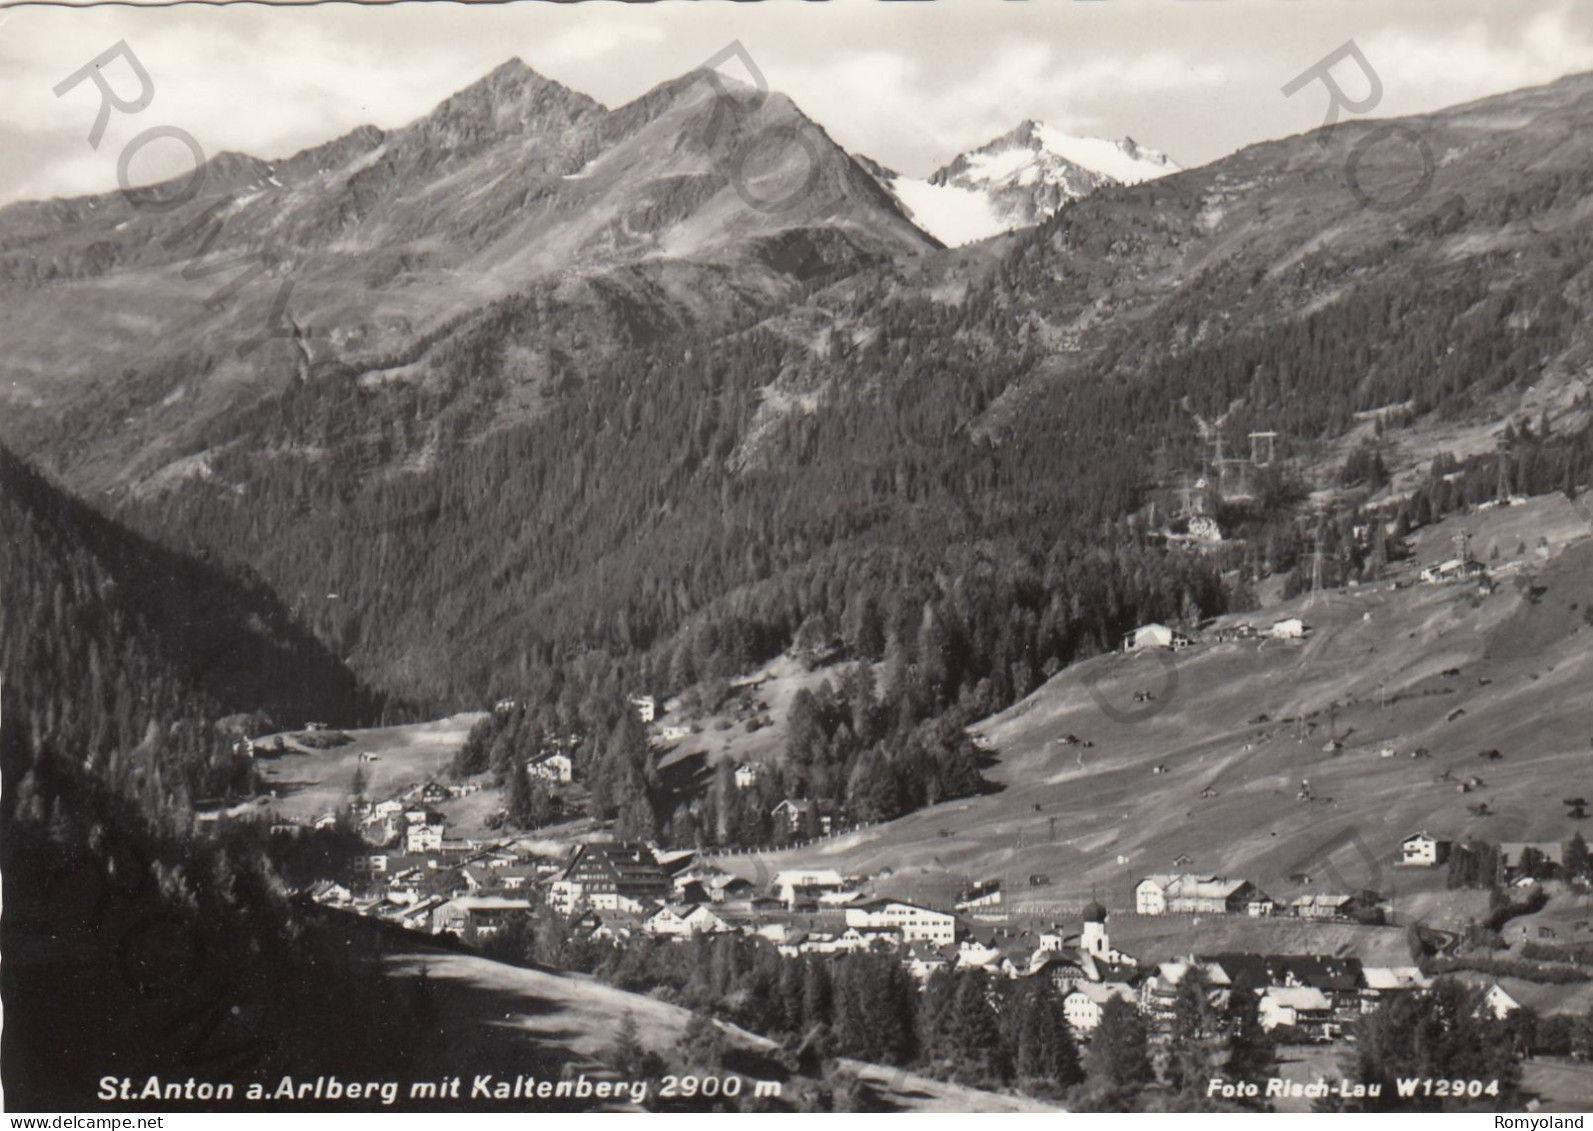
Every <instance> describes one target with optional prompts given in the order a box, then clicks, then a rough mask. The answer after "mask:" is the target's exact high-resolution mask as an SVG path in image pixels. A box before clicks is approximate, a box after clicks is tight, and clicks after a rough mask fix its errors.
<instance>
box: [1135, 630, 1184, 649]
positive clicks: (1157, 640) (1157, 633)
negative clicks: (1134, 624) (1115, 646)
mask: <svg viewBox="0 0 1593 1131" xmlns="http://www.w3.org/2000/svg"><path fill="white" fill-rule="evenodd" d="M1178 635H1179V634H1178V633H1177V632H1176V631H1174V630H1173V629H1171V628H1168V627H1167V626H1166V625H1165V624H1142V625H1140V626H1139V627H1138V628H1136V629H1134V630H1133V631H1132V632H1129V633H1126V634H1124V636H1123V651H1125V652H1143V651H1145V650H1146V649H1148V648H1171V647H1173V642H1174V641H1175V640H1176V639H1177V638H1178Z"/></svg>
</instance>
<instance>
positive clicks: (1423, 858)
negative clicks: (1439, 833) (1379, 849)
mask: <svg viewBox="0 0 1593 1131" xmlns="http://www.w3.org/2000/svg"><path fill="white" fill-rule="evenodd" d="M1449 846H1450V842H1449V841H1447V840H1439V839H1438V838H1437V837H1435V836H1429V835H1428V834H1427V832H1426V831H1425V830H1424V831H1422V832H1419V833H1412V834H1411V835H1410V836H1408V837H1406V838H1405V839H1404V840H1402V841H1400V842H1399V852H1400V860H1399V862H1400V863H1401V864H1403V865H1406V866H1407V867H1414V868H1432V867H1435V866H1437V865H1439V864H1442V863H1443V862H1444V861H1445V860H1448V859H1449Z"/></svg>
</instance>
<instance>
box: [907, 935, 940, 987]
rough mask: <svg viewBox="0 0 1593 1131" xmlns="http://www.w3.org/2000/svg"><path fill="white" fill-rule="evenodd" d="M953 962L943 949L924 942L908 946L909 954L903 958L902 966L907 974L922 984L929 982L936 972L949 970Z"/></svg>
mask: <svg viewBox="0 0 1593 1131" xmlns="http://www.w3.org/2000/svg"><path fill="white" fill-rule="evenodd" d="M951 962H952V959H951V956H950V955H948V954H947V953H946V952H945V951H944V950H943V949H941V948H939V947H936V946H934V945H932V944H930V943H922V942H918V943H913V944H911V945H910V946H908V948H907V953H906V954H905V955H903V957H902V966H903V967H905V968H906V970H907V973H908V974H910V975H911V976H912V977H913V978H915V979H917V980H918V981H920V982H927V981H929V979H930V978H931V977H933V976H934V975H935V973H936V971H939V970H945V969H947V968H948V967H949V966H950V965H951Z"/></svg>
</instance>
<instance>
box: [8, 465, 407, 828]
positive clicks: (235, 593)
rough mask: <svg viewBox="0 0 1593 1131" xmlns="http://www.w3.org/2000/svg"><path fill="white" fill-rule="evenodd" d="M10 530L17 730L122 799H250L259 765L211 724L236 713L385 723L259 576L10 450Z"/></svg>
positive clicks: (11, 712)
mask: <svg viewBox="0 0 1593 1131" xmlns="http://www.w3.org/2000/svg"><path fill="white" fill-rule="evenodd" d="M0 526H3V529H4V531H5V535H4V538H3V539H0V670H3V671H4V674H5V694H6V704H5V706H6V718H7V722H8V723H14V724H17V725H21V726H25V727H26V728H27V731H28V733H29V734H31V735H32V736H34V740H35V741H36V742H38V743H40V744H42V745H43V746H44V747H46V748H51V749H56V750H60V751H70V752H71V755H72V757H73V758H74V759H76V760H78V761H80V762H81V763H82V764H83V765H84V766H86V767H88V768H90V769H92V770H93V771H94V772H95V773H96V774H97V775H99V776H100V777H102V778H103V779H104V780H105V781H106V782H108V783H109V784H110V785H111V787H112V788H113V789H114V790H117V791H122V792H128V793H132V794H140V795H141V794H144V793H146V792H147V793H148V794H149V795H150V798H151V801H152V803H159V802H162V801H167V800H176V801H178V802H179V804H180V805H181V806H182V807H186V803H187V802H188V801H190V800H192V799H194V798H198V797H208V796H216V795H222V794H226V793H229V792H236V791H239V790H241V789H242V788H243V787H244V786H245V785H246V781H245V779H246V777H247V774H248V772H249V771H248V759H247V758H242V759H239V758H238V757H237V756H236V755H234V754H233V753H232V751H231V749H230V743H229V737H228V736H227V735H225V734H222V733H220V732H219V731H216V730H214V729H213V728H212V727H211V726H210V725H209V724H210V723H212V722H214V721H215V720H218V719H221V718H223V717H224V716H229V715H235V714H245V713H247V714H253V715H256V716H260V717H263V718H265V719H276V720H280V721H281V722H282V723H283V724H284V725H289V724H291V725H298V724H301V723H303V722H304V721H305V720H307V719H317V720H324V721H327V722H333V723H341V724H345V725H354V724H356V723H359V722H369V721H374V720H375V718H376V717H377V716H378V715H379V713H380V710H381V700H380V699H379V698H378V697H376V696H374V695H373V694H372V693H370V692H368V691H366V690H365V689H364V688H362V686H361V685H360V683H359V681H358V680H357V679H356V678H355V677H354V676H353V674H352V673H350V672H349V670H348V669H347V668H346V667H344V666H343V664H342V663H341V662H340V661H339V660H338V659H337V658H336V657H334V656H332V655H331V654H329V653H328V652H327V650H326V649H325V648H324V647H323V646H322V645H321V644H320V643H319V642H318V641H316V640H315V639H314V637H313V636H311V635H310V634H309V633H308V632H307V631H306V630H305V629H304V628H303V627H301V626H300V625H299V624H298V623H297V622H296V621H295V620H294V618H293V617H292V615H291V614H290V613H289V612H288V610H287V609H285V608H284V607H283V606H282V604H281V602H280V601H278V600H277V598H276V596H275V594H274V593H272V591H271V589H270V588H269V587H268V586H267V585H266V584H265V583H264V582H262V581H261V580H260V579H259V578H258V577H257V576H254V575H252V574H250V573H248V572H247V571H242V570H239V569H238V568H237V567H236V566H233V567H230V568H228V569H226V570H223V569H222V568H220V567H219V566H217V565H214V564H207V563H206V562H204V561H202V560H198V559H195V558H190V557H187V556H185V555H184V554H182V553H179V552H177V551H174V550H171V549H168V548H165V547H163V546H161V545H159V544H157V543H155V542H151V541H150V540H148V539H147V538H144V537H142V536H140V535H137V534H134V533H132V532H131V531H129V530H127V529H126V528H125V527H123V526H121V525H120V524H118V523H116V522H115V521H113V520H111V519H108V518H106V517H105V516H103V515H101V514H99V513H98V512H96V511H95V510H94V509H93V508H92V507H90V506H88V505H87V504H85V503H83V502H80V501H79V500H77V499H74V498H72V497H71V496H70V495H68V494H66V493H65V492H63V491H61V490H60V489H58V488H56V487H55V486H53V485H52V484H50V483H49V482H47V481H46V480H45V479H44V478H43V477H42V476H41V475H39V474H38V473H37V472H36V471H34V470H33V469H32V468H30V467H28V466H27V465H26V464H25V463H24V462H23V461H22V460H20V459H18V458H17V457H16V456H15V455H13V454H11V453H10V452H8V451H5V450H4V449H0ZM207 556H208V555H207ZM233 737H236V736H233Z"/></svg>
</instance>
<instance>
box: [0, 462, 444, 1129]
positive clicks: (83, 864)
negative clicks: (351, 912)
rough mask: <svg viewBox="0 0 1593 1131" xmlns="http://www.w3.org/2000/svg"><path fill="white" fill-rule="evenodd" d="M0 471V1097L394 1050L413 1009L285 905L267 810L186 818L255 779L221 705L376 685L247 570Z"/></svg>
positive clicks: (26, 1101)
mask: <svg viewBox="0 0 1593 1131" xmlns="http://www.w3.org/2000/svg"><path fill="white" fill-rule="evenodd" d="M0 472H3V477H0V530H3V532H4V533H3V537H0V647H3V649H4V652H3V664H0V674H3V686H4V694H5V702H4V724H3V729H0V796H3V798H4V804H3V808H0V855H3V857H4V860H5V872H4V900H3V905H4V930H3V932H0V937H3V939H4V946H5V952H4V955H3V962H0V980H3V981H4V998H5V1003H6V1009H7V1011H8V1013H9V1014H10V1015H11V1016H12V1017H14V1018H16V1017H22V1018H26V1019H27V1022H28V1023H27V1024H26V1025H19V1024H10V1025H7V1026H6V1032H5V1037H4V1042H3V1044H0V1056H3V1058H4V1076H5V1080H6V1102H7V1104H8V1106H9V1107H10V1108H11V1109H13V1110H48V1109H51V1108H57V1109H59V1108H66V1107H81V1106H82V1102H83V1099H84V1097H86V1096H92V1095H94V1094H95V1089H96V1087H97V1082H98V1080H99V1079H100V1077H101V1076H104V1075H121V1074H124V1073H125V1074H127V1075H130V1076H133V1077H135V1078H136V1079H137V1080H138V1081H139V1084H140V1086H141V1085H142V1082H143V1080H144V1079H145V1078H146V1077H147V1076H148V1075H149V1074H159V1075H165V1076H168V1077H170V1078H172V1079H177V1080H185V1079H187V1078H188V1077H189V1076H198V1077H199V1078H200V1079H206V1078H210V1079H226V1078H229V1077H230V1076H232V1075H233V1074H236V1073H239V1072H243V1071H245V1070H247V1071H250V1072H260V1073H263V1074H264V1075H265V1076H269V1075H270V1074H271V1073H279V1074H280V1073H284V1072H297V1073H304V1072H306V1071H314V1070H317V1069H318V1066H319V1065H321V1064H324V1063H328V1062H330V1059H331V1058H332V1057H333V1055H334V1054H335V1055H336V1058H337V1062H338V1064H339V1065H340V1066H342V1065H344V1064H348V1065H349V1066H350V1069H353V1068H354V1067H355V1066H356V1064H357V1065H358V1066H360V1067H361V1069H362V1070H364V1071H369V1072H372V1073H377V1072H384V1073H390V1072H391V1071H392V1070H393V1067H394V1065H399V1066H402V1065H405V1064H407V1063H409V1060H408V1058H409V1057H410V1055H411V1053H410V1048H409V1045H410V1040H409V1036H410V1035H409V1033H408V1032H407V1031H406V1030H407V1029H408V1028H409V1027H410V1026H411V1025H412V1024H423V1023H424V1022H423V1020H422V1019H420V1018H417V1017H415V1016H414V1002H413V1001H412V1000H411V999H410V997H409V996H408V995H407V992H406V991H405V990H404V988H403V987H401V986H397V985H394V984H391V983H388V982H387V981H385V980H384V979H383V978H382V977H381V976H380V971H379V969H378V968H377V967H376V965H375V959H376V957H377V951H376V950H373V949H372V948H371V947H369V946H366V945H363V944H361V945H353V943H352V942H351V940H350V939H348V938H346V937H344V936H343V934H341V933H339V932H332V931H328V930H327V929H325V928H324V927H322V926H318V925H317V924H316V923H314V922H312V921H309V920H306V919H304V918H301V915H300V912H299V911H298V910H297V909H296V908H295V907H294V906H293V905H292V904H291V903H290V901H289V899H288V895H287V888H286V886H285V885H284V883H283V881H282V880H281V879H280V878H279V877H278V874H277V870H276V866H275V865H274V864H273V863H272V862H271V861H272V857H273V854H274V849H273V848H272V847H270V846H268V845H267V843H266V839H267V838H266V833H265V830H264V826H262V825H258V824H256V825H253V826H247V825H240V826H238V827H237V829H235V830H234V831H232V832H230V833H228V835H226V836H224V837H222V838H220V839H218V840H207V841H200V840H197V839H195V838H193V837H192V836H191V835H190V833H189V827H190V822H191V820H192V813H191V810H190V803H191V801H192V800H194V799H197V798H200V797H204V796H219V795H225V794H228V793H235V792H245V793H246V792H250V791H252V783H251V780H250V778H251V774H252V770H251V767H250V762H249V759H248V758H247V757H239V756H238V755H236V754H235V753H234V752H233V750H232V742H233V737H234V736H232V735H230V734H229V733H227V731H226V729H225V728H224V727H219V726H218V725H217V723H218V720H219V719H220V717H221V716H222V714H223V712H237V711H242V710H249V711H251V712H253V711H258V710H259V709H262V708H263V709H266V710H270V711H277V712H282V713H284V714H287V713H289V712H291V713H292V714H291V715H290V716H289V717H297V715H299V714H302V713H303V712H305V711H315V712H319V713H322V714H326V715H330V716H331V717H342V718H345V719H350V720H353V719H357V718H358V717H360V713H362V712H368V711H372V710H374V709H375V707H376V701H375V700H374V699H372V698H371V697H370V696H368V695H366V694H365V693H363V692H362V691H361V690H360V689H359V685H358V684H357V683H356V681H355V680H354V678H353V677H352V676H351V675H350V674H349V673H348V671H347V670H346V669H344V668H342V667H341V666H340V665H338V664H337V662H336V661H335V660H333V659H332V658H331V657H329V656H327V655H326V653H325V652H324V651H322V650H321V649H320V648H319V646H317V645H316V644H315V643H314V642H313V641H312V640H311V639H310V638H309V637H307V636H306V635H304V633H303V632H302V631H301V630H299V629H297V628H296V627H295V626H294V625H293V624H292V623H291V621H290V620H289V619H288V618H287V617H286V616H285V614H284V613H283V612H282V610H281V608H280V606H278V605H277V604H276V602H275V601H274V599H273V598H272V597H271V596H270V594H269V591H268V590H266V589H265V588H264V587H263V586H262V585H260V584H259V583H258V582H255V583H253V584H252V585H249V586H240V585H238V584H236V583H234V582H233V581H231V580H230V579H228V578H226V577H224V576H223V575H222V574H221V573H219V572H218V571H217V570H215V569H214V568H213V567H210V566H206V565H204V564H202V563H198V562H193V561H189V560H186V559H184V558H182V557H181V556H180V555H178V554H176V553H174V552H172V551H170V550H165V549H161V548H159V547H156V546H154V545H152V544H150V543H148V542H146V541H145V540H144V539H142V538H140V537H138V536H136V535H133V534H131V533H129V532H128V531H126V530H124V529H122V528H120V527H119V526H117V525H116V524H115V523H113V522H111V521H110V520H108V519H106V518H104V517H103V516H101V515H98V514H97V513H95V512H94V511H93V510H92V509H91V508H89V507H87V506H85V505H84V504H82V503H80V502H77V501H75V500H73V499H71V498H69V497H68V496H66V495H64V494H62V493H61V492H59V491H58V490H56V489H55V488H54V487H52V486H51V485H50V484H48V483H47V482H45V481H44V480H43V479H42V478H41V477H39V476H38V475H37V473H35V472H34V471H32V470H31V469H30V468H28V467H27V466H26V465H24V464H23V463H22V462H21V461H20V460H18V459H17V458H16V457H14V456H12V455H11V454H9V453H6V452H4V451H0ZM255 717H256V718H258V715H256V716H255ZM356 1003H357V1005H356ZM351 1057H352V1058H353V1059H352V1060H350V1059H349V1058H351Z"/></svg>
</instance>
